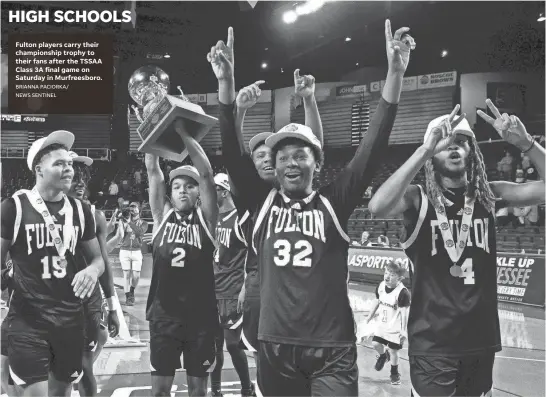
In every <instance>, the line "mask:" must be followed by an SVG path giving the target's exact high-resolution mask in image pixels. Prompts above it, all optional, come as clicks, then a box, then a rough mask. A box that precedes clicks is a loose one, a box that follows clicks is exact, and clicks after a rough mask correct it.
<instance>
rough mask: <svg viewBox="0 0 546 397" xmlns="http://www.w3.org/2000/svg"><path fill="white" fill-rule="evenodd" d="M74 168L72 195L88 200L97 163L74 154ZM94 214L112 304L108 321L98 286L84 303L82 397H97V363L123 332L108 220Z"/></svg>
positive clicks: (104, 286) (97, 212)
mask: <svg viewBox="0 0 546 397" xmlns="http://www.w3.org/2000/svg"><path fill="white" fill-rule="evenodd" d="M70 157H71V158H72V162H73V163H72V165H73V168H74V178H73V179H72V185H71V186H70V191H69V192H68V195H69V196H71V197H74V198H76V199H78V200H82V201H83V198H84V193H85V191H86V190H87V186H88V183H89V180H90V179H91V175H90V172H89V167H90V166H91V165H92V164H93V159H91V158H89V157H87V156H78V154H77V153H74V152H70ZM91 212H92V213H93V214H94V216H95V227H96V229H95V232H96V234H97V239H98V241H99V246H100V248H101V253H102V259H103V260H104V264H105V267H104V273H103V274H102V276H101V277H100V278H99V283H100V287H102V290H103V291H104V296H105V297H106V301H107V303H108V314H107V318H102V317H103V312H102V294H101V291H100V287H99V285H98V284H97V285H96V286H95V289H94V290H93V295H91V298H89V299H87V300H85V301H84V306H83V307H84V311H85V321H86V327H85V352H84V355H83V363H82V365H83V377H82V379H81V381H80V382H79V383H78V388H79V391H80V395H81V396H94V395H96V394H97V381H96V380H95V376H94V374H93V363H94V362H95V361H96V359H97V357H98V356H99V355H100V352H101V351H102V348H103V346H104V344H105V343H106V341H107V340H108V331H107V329H108V330H109V331H110V335H111V336H112V337H115V336H116V335H117V334H118V332H119V319H118V315H117V313H116V306H117V305H119V302H118V297H117V295H116V290H115V287H114V277H113V273H112V266H111V265H110V261H109V259H108V251H107V248H106V218H105V217H104V213H103V212H102V211H100V210H96V209H95V206H94V205H92V206H91Z"/></svg>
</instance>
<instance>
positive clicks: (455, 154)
mask: <svg viewBox="0 0 546 397" xmlns="http://www.w3.org/2000/svg"><path fill="white" fill-rule="evenodd" d="M460 158H461V155H460V154H459V152H451V153H450V154H449V159H450V160H458V159H460Z"/></svg>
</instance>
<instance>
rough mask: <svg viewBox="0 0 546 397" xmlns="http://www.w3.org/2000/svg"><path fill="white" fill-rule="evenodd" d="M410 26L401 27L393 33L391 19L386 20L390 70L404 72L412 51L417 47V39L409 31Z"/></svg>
mask: <svg viewBox="0 0 546 397" xmlns="http://www.w3.org/2000/svg"><path fill="white" fill-rule="evenodd" d="M409 30H410V28H406V27H404V28H400V29H398V30H397V31H396V32H395V33H394V37H393V35H392V29H391V21H390V20H388V19H387V20H386V21H385V41H386V45H387V59H388V61H389V71H390V72H398V73H404V72H405V71H406V69H407V67H408V64H409V60H410V52H411V50H414V49H415V40H414V39H413V37H411V36H410V35H409V34H407V32H409Z"/></svg>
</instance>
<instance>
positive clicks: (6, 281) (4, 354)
mask: <svg viewBox="0 0 546 397" xmlns="http://www.w3.org/2000/svg"><path fill="white" fill-rule="evenodd" d="M8 257H9V255H8ZM6 289H7V290H8V300H7V302H6V305H7V306H8V307H9V303H10V298H11V293H12V292H13V262H12V260H11V259H7V260H6V263H5V265H4V266H3V268H2V291H5V290H6ZM8 327H9V321H7V317H6V318H4V320H3V321H2V325H1V327H0V333H1V342H0V371H1V373H0V380H1V385H2V389H3V390H4V393H6V394H7V395H8V396H10V397H11V396H18V395H19V389H18V388H17V387H15V386H14V383H13V379H12V377H11V376H10V374H9V360H8Z"/></svg>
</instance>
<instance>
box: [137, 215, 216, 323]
mask: <svg viewBox="0 0 546 397" xmlns="http://www.w3.org/2000/svg"><path fill="white" fill-rule="evenodd" d="M152 244H153V253H152V257H153V272H152V281H151V285H150V292H149V294H148V302H147V305H146V319H147V320H148V321H156V320H168V321H175V322H180V323H184V324H187V325H188V327H192V330H199V329H202V327H207V326H209V325H210V324H214V322H217V321H218V313H217V307H216V296H215V285H214V284H215V283H214V270H213V264H212V261H213V254H214V250H215V245H214V238H213V237H212V234H211V233H210V231H209V230H208V228H207V226H206V222H205V220H204V218H203V213H202V212H201V209H199V208H197V209H194V210H193V211H192V212H191V213H190V214H189V215H181V214H179V213H177V212H176V211H174V210H172V209H171V210H170V211H169V212H168V213H167V214H165V217H164V219H163V222H162V223H161V225H160V226H159V228H158V229H157V230H156V231H154V234H153V236H152Z"/></svg>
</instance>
